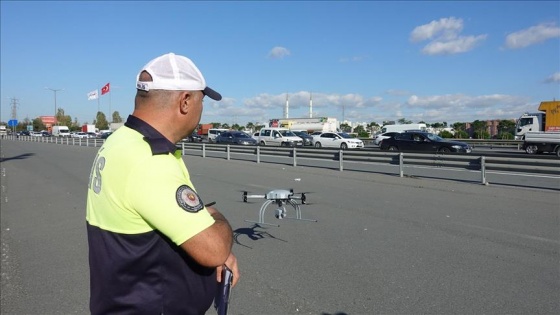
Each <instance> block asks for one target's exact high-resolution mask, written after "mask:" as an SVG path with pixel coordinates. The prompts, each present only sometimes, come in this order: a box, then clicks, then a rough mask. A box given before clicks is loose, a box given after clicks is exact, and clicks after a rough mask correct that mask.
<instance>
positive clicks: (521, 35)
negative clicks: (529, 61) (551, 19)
mask: <svg viewBox="0 0 560 315" xmlns="http://www.w3.org/2000/svg"><path fill="white" fill-rule="evenodd" d="M555 37H560V27H558V26H556V25H555V24H554V23H541V24H539V25H535V26H531V27H529V28H527V29H524V30H520V31H517V32H514V33H511V34H509V35H507V36H506V47H507V48H509V49H519V48H525V47H527V46H531V45H535V44H538V43H541V42H544V41H546V40H548V39H551V38H555Z"/></svg>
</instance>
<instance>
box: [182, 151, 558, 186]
mask: <svg viewBox="0 0 560 315" xmlns="http://www.w3.org/2000/svg"><path fill="white" fill-rule="evenodd" d="M180 147H181V150H182V154H183V155H187V154H191V155H200V156H202V157H207V155H208V154H209V153H217V154H218V157H222V158H225V159H227V160H230V159H232V155H235V154H242V155H243V156H249V157H250V158H249V160H254V161H255V162H256V163H260V162H261V160H262V158H263V157H265V156H273V157H280V158H286V159H289V160H290V161H291V163H290V164H292V165H293V166H297V165H298V160H301V159H317V160H329V161H338V164H339V167H338V168H339V170H340V171H343V170H344V167H345V164H346V163H381V164H389V165H398V166H399V176H401V177H403V176H404V168H405V166H416V167H418V166H423V167H434V168H439V169H442V168H449V169H463V170H471V171H480V181H481V183H483V184H486V183H487V181H486V172H487V171H503V172H512V173H524V174H547V175H560V160H552V159H547V160H537V159H526V158H510V157H487V156H477V155H463V154H461V155H459V154H421V153H403V152H386V151H365V150H340V149H324V148H323V149H315V148H305V147H304V148H301V147H297V148H281V147H266V146H230V145H220V144H206V143H202V144H201V143H199V144H192V143H181V144H180ZM197 152H199V153H197Z"/></svg>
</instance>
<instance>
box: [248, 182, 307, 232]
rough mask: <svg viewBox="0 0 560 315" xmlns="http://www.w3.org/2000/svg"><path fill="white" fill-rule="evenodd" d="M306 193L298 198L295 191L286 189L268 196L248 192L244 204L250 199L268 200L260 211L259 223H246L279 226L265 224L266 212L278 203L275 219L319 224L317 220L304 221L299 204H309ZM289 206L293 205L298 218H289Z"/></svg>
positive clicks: (275, 191)
mask: <svg viewBox="0 0 560 315" xmlns="http://www.w3.org/2000/svg"><path fill="white" fill-rule="evenodd" d="M305 194H306V193H299V196H296V193H294V190H293V189H290V190H285V189H275V190H271V191H269V192H268V193H267V194H266V195H249V194H248V193H247V192H246V191H244V192H243V202H247V199H249V198H258V199H266V201H265V202H264V203H263V205H262V206H261V210H260V211H259V221H249V220H245V221H246V222H252V223H258V224H266V225H273V226H279V225H277V224H271V223H265V222H264V212H265V210H266V207H268V206H269V205H270V204H272V203H276V205H277V206H278V208H276V211H275V212H274V217H276V219H280V220H281V219H284V218H286V219H296V220H305V221H313V222H317V220H312V219H302V218H301V209H300V208H299V205H300V204H299V203H298V201H299V202H300V203H301V204H302V205H304V204H306V203H307V202H306V201H307V197H306V195H305ZM286 204H289V205H291V206H292V207H293V208H294V210H295V211H296V217H295V218H291V217H288V216H287V211H286V207H285V205H286Z"/></svg>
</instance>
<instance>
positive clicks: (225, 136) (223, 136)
mask: <svg viewBox="0 0 560 315" xmlns="http://www.w3.org/2000/svg"><path fill="white" fill-rule="evenodd" d="M215 141H216V143H225V144H242V145H257V140H255V139H253V138H252V137H251V136H250V135H248V134H246V133H244V132H242V131H225V132H222V133H220V134H219V135H218V136H217V137H216V140H215Z"/></svg>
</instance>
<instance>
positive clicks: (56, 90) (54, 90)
mask: <svg viewBox="0 0 560 315" xmlns="http://www.w3.org/2000/svg"><path fill="white" fill-rule="evenodd" d="M45 89H47V90H51V91H53V92H54V120H55V122H56V124H57V125H58V121H57V120H56V92H58V91H64V89H51V88H48V87H45Z"/></svg>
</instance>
